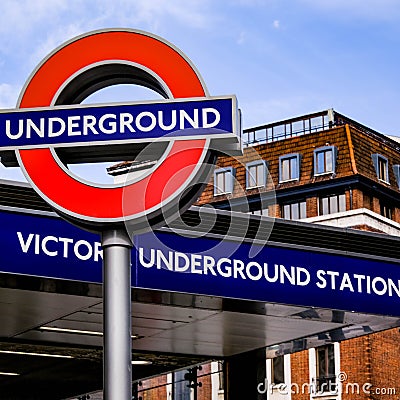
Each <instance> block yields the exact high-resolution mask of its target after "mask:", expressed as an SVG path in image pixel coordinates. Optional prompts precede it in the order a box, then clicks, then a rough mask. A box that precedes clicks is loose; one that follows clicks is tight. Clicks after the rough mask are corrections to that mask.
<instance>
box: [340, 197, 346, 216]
mask: <svg viewBox="0 0 400 400" xmlns="http://www.w3.org/2000/svg"><path fill="white" fill-rule="evenodd" d="M339 211H340V212H343V211H346V195H345V194H341V195H340V196H339Z"/></svg>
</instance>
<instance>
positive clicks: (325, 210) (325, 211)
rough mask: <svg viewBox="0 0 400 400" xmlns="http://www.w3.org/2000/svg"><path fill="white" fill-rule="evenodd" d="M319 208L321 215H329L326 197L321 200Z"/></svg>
mask: <svg viewBox="0 0 400 400" xmlns="http://www.w3.org/2000/svg"><path fill="white" fill-rule="evenodd" d="M320 208H321V209H320V214H321V215H326V214H329V201H328V198H327V197H324V198H322V199H321V204H320Z"/></svg>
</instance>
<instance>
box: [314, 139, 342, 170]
mask: <svg viewBox="0 0 400 400" xmlns="http://www.w3.org/2000/svg"><path fill="white" fill-rule="evenodd" d="M336 158H337V149H336V147H335V146H324V147H320V148H318V149H316V150H314V175H323V174H328V173H334V172H335V170H336Z"/></svg>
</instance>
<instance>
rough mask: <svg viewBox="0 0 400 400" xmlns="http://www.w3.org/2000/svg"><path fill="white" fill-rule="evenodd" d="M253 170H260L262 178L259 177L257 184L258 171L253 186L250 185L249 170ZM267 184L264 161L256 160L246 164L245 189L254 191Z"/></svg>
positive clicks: (250, 176)
mask: <svg viewBox="0 0 400 400" xmlns="http://www.w3.org/2000/svg"><path fill="white" fill-rule="evenodd" d="M253 168H256V169H258V168H260V170H261V173H262V177H261V182H258V179H257V178H258V170H257V174H256V177H255V178H254V176H253V180H254V181H255V185H250V183H251V178H252V173H251V169H253ZM266 184H267V164H266V162H265V161H264V160H258V161H252V162H249V163H247V164H246V189H255V188H258V187H265V186H266Z"/></svg>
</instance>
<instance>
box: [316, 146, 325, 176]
mask: <svg viewBox="0 0 400 400" xmlns="http://www.w3.org/2000/svg"><path fill="white" fill-rule="evenodd" d="M324 172H325V157H324V152H323V151H320V152H318V153H317V174H323V173H324Z"/></svg>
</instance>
